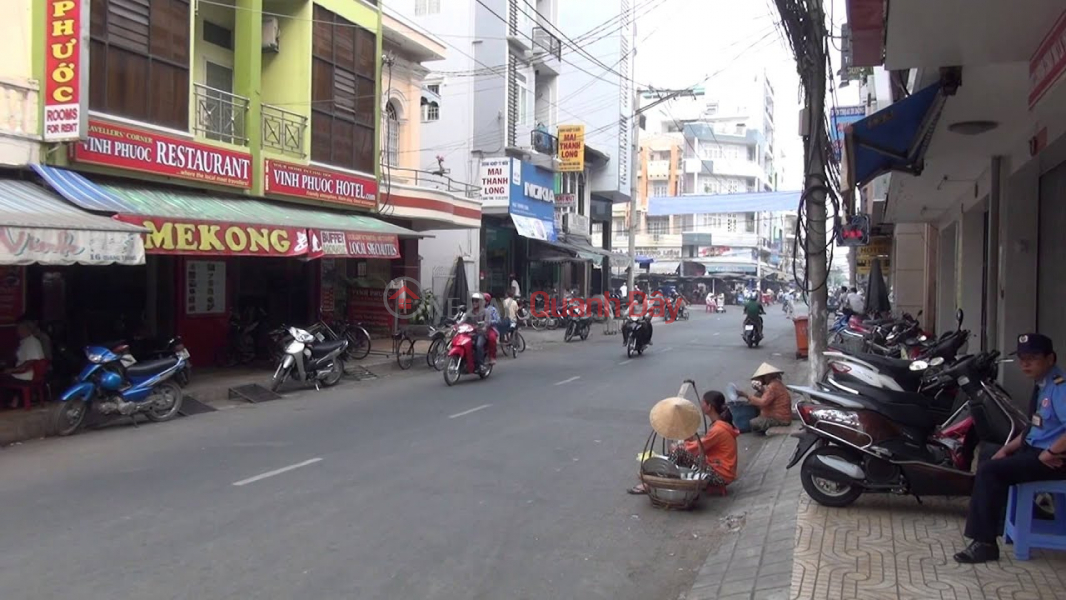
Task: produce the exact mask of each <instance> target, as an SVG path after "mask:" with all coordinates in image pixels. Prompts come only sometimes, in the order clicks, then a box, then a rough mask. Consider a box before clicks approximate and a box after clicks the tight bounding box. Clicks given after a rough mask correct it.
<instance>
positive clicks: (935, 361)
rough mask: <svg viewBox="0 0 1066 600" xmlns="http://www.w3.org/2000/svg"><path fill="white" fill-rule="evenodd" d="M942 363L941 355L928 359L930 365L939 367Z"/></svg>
mask: <svg viewBox="0 0 1066 600" xmlns="http://www.w3.org/2000/svg"><path fill="white" fill-rule="evenodd" d="M942 364H944V357H943V356H934V357H933V359H932V360H930V361H929V366H930V367H939V366H940V365H942Z"/></svg>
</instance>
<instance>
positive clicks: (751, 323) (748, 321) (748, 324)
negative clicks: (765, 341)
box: [741, 317, 762, 348]
mask: <svg viewBox="0 0 1066 600" xmlns="http://www.w3.org/2000/svg"><path fill="white" fill-rule="evenodd" d="M741 337H742V338H743V339H744V343H745V344H747V345H748V348H758V347H759V342H761V341H762V328H760V327H759V324H758V322H756V321H755V319H752V318H751V317H745V318H744V333H743V334H742V335H741Z"/></svg>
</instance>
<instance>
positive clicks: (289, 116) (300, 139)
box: [262, 104, 307, 158]
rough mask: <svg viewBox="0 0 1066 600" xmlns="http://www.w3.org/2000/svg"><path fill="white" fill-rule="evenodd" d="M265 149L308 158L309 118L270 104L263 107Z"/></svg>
mask: <svg viewBox="0 0 1066 600" xmlns="http://www.w3.org/2000/svg"><path fill="white" fill-rule="evenodd" d="M262 121H263V123H262V125H263V132H262V135H263V147H264V148H270V149H272V150H277V151H278V152H281V153H282V154H288V155H290V156H295V157H298V158H306V157H307V151H306V150H305V147H304V136H305V134H306V133H307V117H305V116H303V115H299V114H296V113H294V112H292V111H288V110H285V109H284V108H278V107H277V106H272V105H270V104H264V105H263V116H262Z"/></svg>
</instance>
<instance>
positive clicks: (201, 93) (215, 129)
mask: <svg viewBox="0 0 1066 600" xmlns="http://www.w3.org/2000/svg"><path fill="white" fill-rule="evenodd" d="M193 88H194V91H195V93H196V123H195V125H194V129H193V130H194V131H195V132H196V133H198V134H200V135H202V136H204V137H206V138H207V139H209V140H218V141H220V142H226V143H228V144H236V145H238V146H247V145H248V129H247V121H248V104H249V103H248V99H247V98H245V97H243V96H238V95H236V94H231V93H229V92H224V91H222V90H216V89H215V88H213V87H208V86H206V85H204V84H202V83H196V84H193Z"/></svg>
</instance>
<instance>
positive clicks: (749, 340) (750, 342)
mask: <svg viewBox="0 0 1066 600" xmlns="http://www.w3.org/2000/svg"><path fill="white" fill-rule="evenodd" d="M744 343H745V344H747V345H748V348H754V347H755V344H754V342H752V341H751V338H744Z"/></svg>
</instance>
